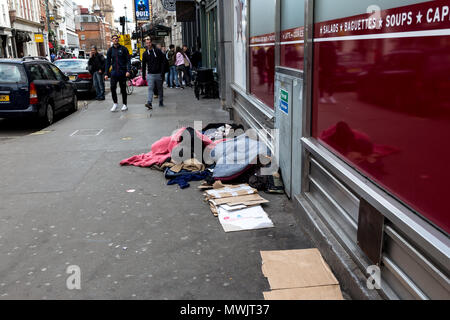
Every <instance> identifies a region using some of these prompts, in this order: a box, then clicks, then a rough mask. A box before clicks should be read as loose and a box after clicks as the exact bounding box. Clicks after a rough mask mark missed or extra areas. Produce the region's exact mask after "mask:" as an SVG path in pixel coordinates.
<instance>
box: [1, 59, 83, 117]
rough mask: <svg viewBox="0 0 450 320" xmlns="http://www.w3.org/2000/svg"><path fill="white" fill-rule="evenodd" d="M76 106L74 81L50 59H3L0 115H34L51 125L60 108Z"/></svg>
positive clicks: (73, 108) (74, 107)
mask: <svg viewBox="0 0 450 320" xmlns="http://www.w3.org/2000/svg"><path fill="white" fill-rule="evenodd" d="M77 107H78V101H77V96H76V88H75V86H74V84H73V83H71V82H70V81H69V78H68V77H67V76H66V75H64V73H62V72H61V70H59V69H58V67H56V66H55V65H54V64H52V63H50V62H49V61H48V60H47V59H45V58H39V57H25V58H23V59H0V118H13V117H14V118H16V117H34V118H36V119H37V120H39V121H40V122H41V123H42V124H45V125H50V124H52V123H53V120H54V115H55V114H56V113H57V112H59V111H62V110H66V109H71V110H74V111H75V110H77Z"/></svg>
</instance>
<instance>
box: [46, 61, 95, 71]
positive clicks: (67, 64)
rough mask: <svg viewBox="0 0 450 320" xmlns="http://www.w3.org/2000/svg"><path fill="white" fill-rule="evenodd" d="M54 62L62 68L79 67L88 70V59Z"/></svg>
mask: <svg viewBox="0 0 450 320" xmlns="http://www.w3.org/2000/svg"><path fill="white" fill-rule="evenodd" d="M54 64H55V65H56V66H57V67H58V68H61V69H78V70H80V69H81V70H87V67H88V61H87V60H79V59H70V60H56V61H55V62H54Z"/></svg>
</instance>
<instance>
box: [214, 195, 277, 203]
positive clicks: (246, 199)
mask: <svg viewBox="0 0 450 320" xmlns="http://www.w3.org/2000/svg"><path fill="white" fill-rule="evenodd" d="M210 201H211V202H213V203H214V204H215V205H216V206H220V205H222V204H228V205H230V206H235V205H242V204H243V205H247V206H250V205H257V204H262V203H267V202H269V201H268V200H266V199H264V198H263V197H261V196H260V195H259V194H251V195H247V196H239V197H229V198H223V199H214V200H210Z"/></svg>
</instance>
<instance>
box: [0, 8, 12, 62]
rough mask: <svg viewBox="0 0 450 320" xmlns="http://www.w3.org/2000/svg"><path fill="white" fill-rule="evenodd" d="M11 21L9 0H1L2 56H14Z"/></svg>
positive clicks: (0, 43) (0, 50)
mask: <svg viewBox="0 0 450 320" xmlns="http://www.w3.org/2000/svg"><path fill="white" fill-rule="evenodd" d="M12 56H13V52H12V45H11V22H10V20H9V8H8V1H7V0H0V58H7V57H12Z"/></svg>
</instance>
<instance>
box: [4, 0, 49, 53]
mask: <svg viewBox="0 0 450 320" xmlns="http://www.w3.org/2000/svg"><path fill="white" fill-rule="evenodd" d="M8 5H9V15H10V16H9V19H10V23H11V35H12V39H11V40H12V41H11V45H12V56H13V57H24V56H35V55H41V54H42V55H45V53H46V52H45V45H44V44H43V43H45V42H44V41H45V40H42V36H41V35H42V34H43V32H44V30H45V23H44V21H42V20H41V3H40V1H39V0H24V1H18V0H9V2H8ZM41 41H42V42H41Z"/></svg>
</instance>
